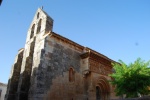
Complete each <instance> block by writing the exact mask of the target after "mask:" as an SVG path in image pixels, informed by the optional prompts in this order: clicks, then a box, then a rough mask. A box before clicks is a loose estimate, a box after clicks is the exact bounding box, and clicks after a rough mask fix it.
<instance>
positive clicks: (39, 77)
mask: <svg viewBox="0 0 150 100" xmlns="http://www.w3.org/2000/svg"><path fill="white" fill-rule="evenodd" d="M52 28H53V19H52V18H51V17H50V16H49V15H48V14H47V13H46V12H44V11H43V10H42V9H40V8H39V9H38V10H37V12H36V14H35V16H34V18H33V21H32V23H31V26H30V27H29V30H28V33H27V39H26V43H25V48H23V49H20V50H19V51H18V55H17V56H16V59H15V63H14V65H13V66H12V70H11V74H10V78H9V81H8V87H7V93H6V96H5V100H109V99H115V98H117V97H115V93H114V86H112V85H111V84H109V82H108V81H109V80H111V77H110V76H109V74H111V73H112V72H113V69H112V66H111V63H112V62H115V61H113V60H111V59H109V58H108V57H106V56H104V55H102V54H100V53H98V52H96V51H94V50H92V49H90V48H87V47H84V46H81V45H79V44H77V43H75V42H73V41H71V40H69V39H67V38H65V37H63V36H60V35H59V34H57V33H55V32H53V31H52Z"/></svg>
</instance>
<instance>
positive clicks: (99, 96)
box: [96, 76, 110, 100]
mask: <svg viewBox="0 0 150 100" xmlns="http://www.w3.org/2000/svg"><path fill="white" fill-rule="evenodd" d="M109 95H110V86H109V83H108V81H107V79H106V78H105V77H103V76H101V77H99V78H98V80H97V84H96V100H108V99H109Z"/></svg>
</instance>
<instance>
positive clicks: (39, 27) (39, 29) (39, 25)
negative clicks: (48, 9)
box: [37, 19, 42, 34]
mask: <svg viewBox="0 0 150 100" xmlns="http://www.w3.org/2000/svg"><path fill="white" fill-rule="evenodd" d="M41 24H42V19H40V21H39V22H38V27H37V34H38V33H39V32H40V31H41Z"/></svg>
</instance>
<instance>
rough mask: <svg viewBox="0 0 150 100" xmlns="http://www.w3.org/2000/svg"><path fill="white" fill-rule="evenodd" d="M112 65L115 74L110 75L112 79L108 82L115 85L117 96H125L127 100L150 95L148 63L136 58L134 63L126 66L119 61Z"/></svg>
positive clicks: (149, 64) (149, 68) (149, 62)
mask: <svg viewBox="0 0 150 100" xmlns="http://www.w3.org/2000/svg"><path fill="white" fill-rule="evenodd" d="M112 65H113V68H114V70H115V72H114V73H113V74H111V75H110V76H111V77H112V78H113V80H112V81H110V82H111V83H112V84H113V85H115V87H116V88H115V92H116V95H117V96H122V95H124V94H126V98H129V97H138V95H139V94H141V95H147V94H149V93H150V90H149V89H148V87H149V86H150V67H149V66H150V61H148V62H145V61H142V60H141V59H140V58H138V59H137V60H136V61H135V62H134V63H130V64H129V65H126V64H125V63H124V62H123V61H121V60H119V63H113V64H112Z"/></svg>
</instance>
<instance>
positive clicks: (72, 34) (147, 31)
mask: <svg viewBox="0 0 150 100" xmlns="http://www.w3.org/2000/svg"><path fill="white" fill-rule="evenodd" d="M41 6H43V7H44V11H46V12H47V13H48V14H49V15H50V16H51V17H52V18H53V19H54V27H53V31H54V32H56V33H58V34H60V35H62V36H64V37H67V38H69V39H71V40H73V41H74V42H77V43H79V44H81V45H83V46H86V47H89V48H91V49H93V50H96V51H98V52H100V53H102V54H104V55H105V56H107V57H109V58H111V59H113V60H115V61H118V60H119V59H121V60H123V61H124V62H125V63H127V64H128V63H130V62H134V61H135V60H136V59H137V58H138V57H141V58H142V59H143V60H145V61H148V60H150V0H3V2H2V5H1V6H0V33H1V36H0V82H3V83H7V81H8V77H9V75H10V70H11V67H12V65H13V63H14V59H15V56H16V54H17V52H18V50H19V49H20V48H23V47H24V45H25V41H26V36H27V30H28V28H29V26H30V24H31V21H32V19H33V17H34V14H35V12H36V10H37V9H38V7H41Z"/></svg>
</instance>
